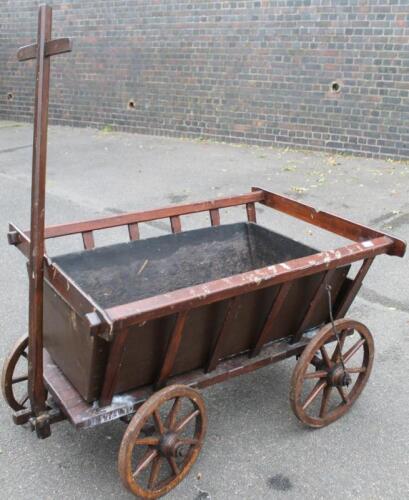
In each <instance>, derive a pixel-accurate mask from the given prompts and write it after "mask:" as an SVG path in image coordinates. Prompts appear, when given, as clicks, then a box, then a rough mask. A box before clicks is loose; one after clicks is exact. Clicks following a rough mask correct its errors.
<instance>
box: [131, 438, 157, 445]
mask: <svg viewBox="0 0 409 500" xmlns="http://www.w3.org/2000/svg"><path fill="white" fill-rule="evenodd" d="M135 444H136V445H138V446H158V444H159V438H157V437H152V436H149V437H144V438H140V439H137V440H136V441H135Z"/></svg>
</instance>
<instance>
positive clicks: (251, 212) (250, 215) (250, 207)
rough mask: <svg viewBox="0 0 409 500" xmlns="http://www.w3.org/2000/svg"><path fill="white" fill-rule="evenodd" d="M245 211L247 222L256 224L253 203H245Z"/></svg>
mask: <svg viewBox="0 0 409 500" xmlns="http://www.w3.org/2000/svg"><path fill="white" fill-rule="evenodd" d="M246 210H247V220H248V221H249V222H257V217H256V205H255V204H254V202H250V203H246Z"/></svg>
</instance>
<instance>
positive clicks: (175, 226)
mask: <svg viewBox="0 0 409 500" xmlns="http://www.w3.org/2000/svg"><path fill="white" fill-rule="evenodd" d="M170 226H171V228H172V233H180V232H181V231H182V224H181V222H180V217H179V216H178V215H174V216H172V217H171V218H170Z"/></svg>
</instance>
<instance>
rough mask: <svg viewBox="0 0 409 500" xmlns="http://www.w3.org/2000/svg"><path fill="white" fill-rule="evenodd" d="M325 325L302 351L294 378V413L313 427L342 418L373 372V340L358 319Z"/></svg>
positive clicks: (292, 402)
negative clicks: (333, 325)
mask: <svg viewBox="0 0 409 500" xmlns="http://www.w3.org/2000/svg"><path fill="white" fill-rule="evenodd" d="M335 328H336V331H337V333H338V338H339V343H338V341H337V339H336V335H335V332H334V330H333V327H332V324H328V325H325V326H324V327H323V328H322V329H321V330H320V331H319V332H318V333H317V334H316V335H315V337H314V338H313V339H312V340H311V341H310V343H309V344H308V345H307V347H306V348H305V349H304V351H303V353H302V354H301V356H300V358H299V360H298V362H297V365H296V367H295V369H294V373H293V376H292V380H291V391H290V402H291V406H292V409H293V411H294V413H295V415H296V416H297V417H298V418H299V420H301V422H303V423H304V424H306V425H309V426H310V427H324V426H326V425H328V424H330V423H332V422H334V421H335V420H337V419H338V418H340V417H342V415H344V414H345V413H346V412H347V411H348V410H349V409H350V408H351V406H352V405H353V404H354V402H355V401H356V400H357V399H358V396H359V395H360V394H361V392H362V390H363V388H364V387H365V385H366V383H367V381H368V378H369V375H370V373H371V369H372V364H373V358H374V342H373V338H372V335H371V333H370V331H369V330H368V328H366V326H364V325H363V324H362V323H359V322H358V321H353V320H350V319H340V320H337V321H335Z"/></svg>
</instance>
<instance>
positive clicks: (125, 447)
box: [118, 385, 207, 498]
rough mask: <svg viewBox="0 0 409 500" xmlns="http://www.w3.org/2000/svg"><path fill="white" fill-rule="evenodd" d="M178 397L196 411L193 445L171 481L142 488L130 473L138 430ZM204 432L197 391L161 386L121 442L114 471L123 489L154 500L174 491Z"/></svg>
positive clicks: (203, 410) (204, 419) (204, 420)
mask: <svg viewBox="0 0 409 500" xmlns="http://www.w3.org/2000/svg"><path fill="white" fill-rule="evenodd" d="M178 398H181V399H182V398H187V399H189V400H190V401H191V402H192V403H193V407H194V408H195V410H194V412H196V411H198V413H197V415H196V417H197V418H196V417H195V423H196V427H195V429H196V430H195V436H196V438H195V439H197V444H195V445H191V446H190V448H189V452H188V453H187V455H186V457H185V458H184V461H183V468H182V469H181V470H180V471H179V473H178V474H176V475H174V477H173V478H171V479H169V480H167V481H166V482H165V484H160V485H159V487H153V488H152V489H147V488H144V487H142V486H141V485H140V484H139V483H138V482H137V480H135V479H134V477H133V474H134V472H133V469H132V453H133V450H134V447H135V446H136V445H137V443H136V441H137V440H138V441H139V440H143V438H141V439H140V434H141V431H142V429H143V428H144V425H145V423H146V421H147V420H148V419H149V418H150V417H151V416H152V415H153V414H154V412H155V411H157V410H159V408H160V407H161V405H162V404H164V403H166V402H167V401H170V400H174V404H175V401H176V400H177V399H178ZM172 408H173V405H172ZM169 413H170V412H169ZM168 416H169V415H168ZM162 424H163V422H162ZM206 430H207V412H206V408H205V405H204V401H203V398H202V396H201V395H200V393H199V392H198V391H196V390H194V389H191V388H189V387H187V386H183V385H173V386H169V387H165V388H164V389H162V390H160V391H158V392H156V393H155V394H153V395H152V396H151V397H150V398H149V399H148V400H147V401H145V403H144V404H143V405H142V406H141V407H140V408H139V409H138V411H137V412H136V414H135V415H134V417H133V418H132V420H131V422H130V424H129V426H128V428H127V430H126V432H125V434H124V437H123V439H122V443H121V447H120V450H119V460H118V469H119V475H120V477H121V479H122V482H123V484H124V485H125V487H126V488H127V489H128V490H129V491H131V492H132V493H133V494H134V495H136V496H139V497H141V498H158V497H161V496H163V495H165V494H166V493H168V492H169V491H170V490H172V489H173V488H175V487H176V486H177V485H178V484H179V483H180V482H181V481H182V480H183V479H184V478H185V477H186V475H187V474H188V473H189V471H190V469H191V468H192V466H193V464H194V463H195V461H196V459H197V457H198V455H199V453H200V450H201V448H202V445H203V441H204V437H205V434H206ZM156 456H157V457H160V460H164V459H166V457H164V456H162V455H161V454H160V453H159V452H158V454H157V455H156ZM155 459H156V457H155ZM155 459H154V460H155ZM152 461H153V460H152ZM152 467H153V466H152ZM138 468H139V466H138ZM151 474H152V470H151ZM151 477H152V476H151ZM151 477H150V480H151Z"/></svg>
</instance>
